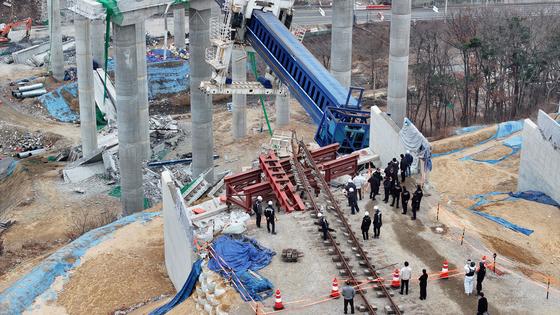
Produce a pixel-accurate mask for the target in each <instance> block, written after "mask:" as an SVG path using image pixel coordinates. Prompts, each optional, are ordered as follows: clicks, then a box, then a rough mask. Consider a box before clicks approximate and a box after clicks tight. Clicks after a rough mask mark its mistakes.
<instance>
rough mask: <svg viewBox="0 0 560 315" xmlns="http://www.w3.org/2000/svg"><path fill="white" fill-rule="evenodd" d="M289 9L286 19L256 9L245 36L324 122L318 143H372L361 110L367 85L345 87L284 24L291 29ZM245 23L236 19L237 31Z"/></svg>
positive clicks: (345, 148)
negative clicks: (364, 87) (363, 86)
mask: <svg viewBox="0 0 560 315" xmlns="http://www.w3.org/2000/svg"><path fill="white" fill-rule="evenodd" d="M285 12H286V11H280V14H279V15H280V17H281V18H282V16H283V15H284V17H283V18H284V23H283V22H282V21H281V20H280V19H279V17H277V16H276V15H274V13H273V12H265V11H262V10H258V9H256V8H255V9H252V14H251V18H250V19H249V20H248V21H244V22H245V23H246V25H245V32H244V40H245V41H246V42H248V43H249V44H251V46H252V47H253V48H254V49H255V51H256V52H257V53H258V54H259V56H260V57H261V58H262V59H263V60H264V62H265V63H266V64H267V65H268V67H270V69H271V70H272V71H273V72H274V74H275V75H276V76H277V77H278V78H279V79H280V81H281V82H282V83H283V84H284V85H286V86H287V87H288V89H289V90H290V92H291V94H292V95H293V96H294V97H295V98H296V99H297V100H298V102H299V103H300V104H301V105H302V106H303V108H304V109H305V110H306V112H307V113H308V114H309V115H310V116H311V118H312V119H313V122H314V123H315V124H317V125H318V129H317V132H316V134H315V141H317V143H318V144H319V145H320V146H326V145H329V144H332V143H335V142H337V143H339V144H340V149H339V152H341V153H350V152H353V151H356V150H359V149H362V148H365V147H368V146H369V118H370V114H369V112H367V111H362V110H360V105H361V101H362V95H363V89H362V88H354V87H351V88H350V90H347V89H346V88H345V87H343V86H342V85H341V84H340V83H339V82H338V81H337V80H336V79H335V78H334V77H333V76H332V75H331V74H330V73H329V72H328V71H327V70H326V69H325V68H324V67H323V65H322V64H321V63H319V61H317V59H316V58H315V57H314V56H313V55H312V54H311V52H309V50H307V48H305V46H304V45H303V44H302V43H300V42H299V41H298V40H297V39H296V38H295V37H294V36H293V35H292V33H291V32H290V31H289V30H288V28H287V27H286V26H285V25H284V24H287V25H288V27H289V24H290V21H291V15H290V16H289V18H286V16H287V15H286V14H283V13H285ZM241 14H242V13H237V17H239V15H241ZM233 16H234V18H233V19H232V20H233V21H236V20H237V22H239V20H240V19H239V18H237V19H236V18H235V17H236V14H235V13H234V15H233ZM245 23H242V24H245ZM240 26H241V25H239V24H237V25H235V22H234V23H232V28H233V29H235V28H242V26H241V27H240ZM239 33H241V34H243V33H242V32H239ZM241 36H242V35H241ZM348 53H351V52H348ZM355 94H357V97H356V98H355V97H353V95H355Z"/></svg>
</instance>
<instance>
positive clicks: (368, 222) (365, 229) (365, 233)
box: [362, 211, 371, 241]
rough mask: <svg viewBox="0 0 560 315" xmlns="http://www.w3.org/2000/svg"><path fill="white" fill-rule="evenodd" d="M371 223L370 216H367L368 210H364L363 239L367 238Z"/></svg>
mask: <svg viewBox="0 0 560 315" xmlns="http://www.w3.org/2000/svg"><path fill="white" fill-rule="evenodd" d="M370 225H371V218H370V217H369V212H367V211H366V215H365V216H364V218H363V219H362V237H363V238H364V241H366V240H369V227H370Z"/></svg>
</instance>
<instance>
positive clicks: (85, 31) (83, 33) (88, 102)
mask: <svg viewBox="0 0 560 315" xmlns="http://www.w3.org/2000/svg"><path fill="white" fill-rule="evenodd" d="M74 26H75V36H76V64H77V68H78V97H79V104H80V136H81V141H82V152H83V155H84V156H87V155H89V154H91V153H92V152H93V151H95V149H97V125H96V117H95V99H94V95H93V71H92V68H91V65H92V53H91V46H92V45H91V42H90V40H89V39H90V37H89V35H90V21H89V20H88V19H86V18H84V17H80V16H78V17H76V18H75V19H74Z"/></svg>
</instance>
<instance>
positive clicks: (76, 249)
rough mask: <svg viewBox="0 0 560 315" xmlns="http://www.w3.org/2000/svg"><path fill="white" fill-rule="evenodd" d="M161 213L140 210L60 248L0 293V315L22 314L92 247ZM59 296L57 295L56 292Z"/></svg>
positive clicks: (76, 264)
mask: <svg viewBox="0 0 560 315" xmlns="http://www.w3.org/2000/svg"><path fill="white" fill-rule="evenodd" d="M159 215H160V213H159V212H141V213H136V214H133V215H129V216H127V217H124V218H122V219H119V220H117V221H115V222H113V223H111V224H108V225H105V226H102V227H99V228H97V229H95V230H91V231H89V232H87V233H86V234H84V235H82V236H80V237H79V238H78V239H76V240H74V241H73V242H72V243H70V244H68V245H66V246H64V247H62V248H61V249H59V250H57V251H56V252H55V253H54V254H52V255H50V256H49V257H47V258H46V259H45V260H43V261H42V262H41V263H40V264H39V265H38V266H37V267H35V268H33V270H31V271H30V272H29V273H28V274H26V275H25V276H23V277H22V278H20V279H19V280H17V281H16V282H15V283H14V284H12V285H11V286H10V287H9V288H7V289H5V290H4V291H2V292H0V314H21V313H23V311H25V310H26V309H27V308H28V307H29V306H31V304H32V303H33V301H34V300H35V298H37V297H38V296H39V295H41V294H43V293H45V292H46V291H47V290H49V288H50V286H51V285H52V283H53V282H54V280H55V278H56V277H59V276H63V277H67V276H68V272H69V271H70V270H72V269H74V268H76V267H77V266H79V265H80V258H81V257H82V256H83V255H84V254H85V253H86V251H87V250H88V249H90V248H91V247H93V246H95V245H97V244H99V243H101V242H102V241H104V240H107V239H108V238H109V237H110V236H111V235H112V234H113V233H114V232H115V231H116V230H117V229H118V228H120V227H122V226H125V225H128V224H130V223H133V222H147V221H150V220H152V219H153V218H154V217H156V216H159ZM54 297H56V295H54Z"/></svg>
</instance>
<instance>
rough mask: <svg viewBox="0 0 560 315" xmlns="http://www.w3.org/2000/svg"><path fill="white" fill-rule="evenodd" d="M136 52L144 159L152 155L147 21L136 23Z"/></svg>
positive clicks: (139, 126) (141, 145) (141, 143)
mask: <svg viewBox="0 0 560 315" xmlns="http://www.w3.org/2000/svg"><path fill="white" fill-rule="evenodd" d="M136 53H137V56H136V58H137V65H138V72H137V76H138V111H139V112H140V121H139V124H138V128H139V129H140V147H141V149H142V152H141V154H140V156H141V157H142V160H149V159H150V157H151V156H152V151H151V148H150V122H149V120H150V112H149V106H150V105H149V102H148V68H147V67H148V65H147V62H146V22H145V21H142V22H138V23H136Z"/></svg>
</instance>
